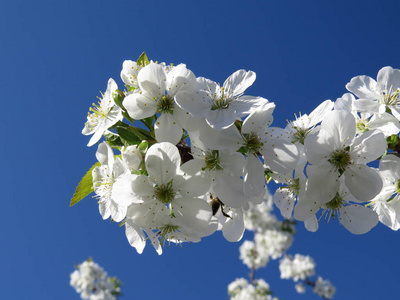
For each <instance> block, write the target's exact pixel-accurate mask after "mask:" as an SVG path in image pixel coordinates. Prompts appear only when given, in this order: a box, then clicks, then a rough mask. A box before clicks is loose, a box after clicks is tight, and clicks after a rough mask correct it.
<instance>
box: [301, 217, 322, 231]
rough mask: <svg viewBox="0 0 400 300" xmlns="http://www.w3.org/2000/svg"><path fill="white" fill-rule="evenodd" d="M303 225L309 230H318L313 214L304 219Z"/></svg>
mask: <svg viewBox="0 0 400 300" xmlns="http://www.w3.org/2000/svg"><path fill="white" fill-rule="evenodd" d="M304 227H305V228H306V229H307V230H308V231H310V232H316V231H317V230H318V227H319V226H318V220H317V218H316V217H315V215H314V216H312V217H311V218H309V219H307V220H305V221H304Z"/></svg>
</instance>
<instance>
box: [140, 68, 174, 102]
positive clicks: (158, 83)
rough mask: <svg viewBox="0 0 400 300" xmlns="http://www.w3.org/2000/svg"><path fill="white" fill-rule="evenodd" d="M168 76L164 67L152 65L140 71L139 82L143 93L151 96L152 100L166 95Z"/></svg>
mask: <svg viewBox="0 0 400 300" xmlns="http://www.w3.org/2000/svg"><path fill="white" fill-rule="evenodd" d="M166 81H167V74H166V73H165V70H164V67H163V66H161V65H159V64H155V63H150V64H149V65H147V66H145V67H144V68H143V69H141V70H140V72H139V74H138V82H139V87H140V90H141V91H144V92H145V93H146V94H149V95H150V98H153V97H154V98H157V99H158V98H160V97H162V96H164V95H165V90H166V87H167V84H166Z"/></svg>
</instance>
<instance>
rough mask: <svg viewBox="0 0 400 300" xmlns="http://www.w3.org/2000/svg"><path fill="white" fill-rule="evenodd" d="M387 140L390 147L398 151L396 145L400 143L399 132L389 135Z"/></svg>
mask: <svg viewBox="0 0 400 300" xmlns="http://www.w3.org/2000/svg"><path fill="white" fill-rule="evenodd" d="M386 140H387V144H388V148H389V149H390V150H394V151H397V149H396V146H397V145H398V144H399V138H398V137H397V134H393V135H391V136H389V137H388V138H387V139H386Z"/></svg>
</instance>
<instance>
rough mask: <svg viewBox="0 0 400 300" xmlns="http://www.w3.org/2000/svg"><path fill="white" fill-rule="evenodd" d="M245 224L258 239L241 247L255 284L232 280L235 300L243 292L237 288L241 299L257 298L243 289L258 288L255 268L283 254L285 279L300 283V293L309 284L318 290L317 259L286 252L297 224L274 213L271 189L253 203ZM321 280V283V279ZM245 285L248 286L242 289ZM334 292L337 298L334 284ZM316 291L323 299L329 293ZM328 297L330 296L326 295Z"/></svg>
mask: <svg viewBox="0 0 400 300" xmlns="http://www.w3.org/2000/svg"><path fill="white" fill-rule="evenodd" d="M244 223H245V227H246V229H247V230H250V231H254V232H255V234H254V240H253V241H248V240H246V241H244V242H243V244H242V245H241V246H240V248H239V251H240V259H241V260H242V262H243V263H244V264H245V265H246V266H247V267H248V268H249V269H250V282H251V283H252V284H251V283H247V281H246V280H245V279H237V280H236V281H234V282H232V283H231V284H230V285H229V287H228V292H229V291H230V292H229V295H230V296H231V299H238V298H235V297H236V296H237V295H239V292H237V293H235V292H233V291H240V297H241V298H240V299H246V300H250V299H253V298H251V297H250V296H249V295H248V293H247V292H244V291H243V292H242V290H245V291H248V290H250V291H251V290H254V289H256V286H255V285H254V282H257V280H254V276H255V271H256V270H257V269H259V268H262V267H265V266H266V264H267V263H268V261H269V260H270V259H277V258H280V257H282V255H283V258H282V259H281V260H280V264H279V270H280V273H281V278H282V279H293V281H295V282H297V284H296V285H295V289H296V291H297V292H298V293H305V292H306V286H307V285H308V286H311V287H312V288H313V289H315V284H316V282H317V281H318V280H317V281H312V280H311V277H312V276H313V275H315V262H314V260H313V259H312V258H311V257H310V256H304V255H300V254H295V255H294V256H290V255H287V254H286V251H287V250H288V248H289V247H290V246H291V243H292V241H293V235H294V233H295V227H294V223H293V222H292V221H290V220H285V221H283V222H281V221H279V220H278V219H277V218H276V217H275V216H274V215H273V214H272V196H271V195H270V194H269V192H268V191H267V193H266V194H265V199H264V201H263V202H262V203H261V204H258V205H254V204H250V208H249V210H247V211H246V213H245V215H244ZM299 280H300V281H301V282H299ZM318 283H319V284H320V282H319V281H318ZM252 285H253V286H252ZM242 286H244V287H245V288H242ZM251 286H252V287H251ZM317 291H318V292H317ZM330 291H333V292H332V293H331V297H333V294H334V287H333V286H332V285H331V287H330ZM315 292H316V293H317V294H318V295H319V296H321V297H323V298H324V297H325V296H326V295H327V293H328V292H325V294H324V295H322V294H321V293H320V289H317V290H315ZM271 294H272V293H271ZM325 299H328V298H326V297H325Z"/></svg>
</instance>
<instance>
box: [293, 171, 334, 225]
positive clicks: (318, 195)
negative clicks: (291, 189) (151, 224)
mask: <svg viewBox="0 0 400 300" xmlns="http://www.w3.org/2000/svg"><path fill="white" fill-rule="evenodd" d="M307 174H308V185H307V190H306V192H305V194H304V196H303V197H301V198H300V199H299V201H298V203H297V205H296V207H295V208H294V217H295V219H296V220H299V221H305V220H307V219H308V218H310V217H312V215H315V213H316V212H317V211H318V210H319V209H320V207H321V206H322V205H324V204H325V203H327V202H329V201H331V200H332V199H333V197H334V196H335V195H336V192H337V191H338V189H339V174H338V173H337V172H336V171H334V170H333V169H332V168H330V166H329V165H328V164H326V165H313V166H308V167H307Z"/></svg>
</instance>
